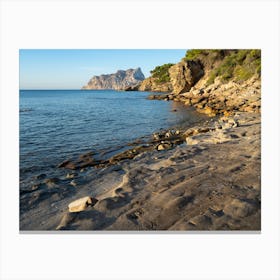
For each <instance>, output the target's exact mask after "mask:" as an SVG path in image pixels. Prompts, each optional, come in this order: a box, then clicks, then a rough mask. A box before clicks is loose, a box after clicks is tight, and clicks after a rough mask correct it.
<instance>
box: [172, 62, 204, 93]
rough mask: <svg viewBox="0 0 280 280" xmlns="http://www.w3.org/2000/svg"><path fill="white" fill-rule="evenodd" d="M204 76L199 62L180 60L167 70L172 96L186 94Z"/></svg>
mask: <svg viewBox="0 0 280 280" xmlns="http://www.w3.org/2000/svg"><path fill="white" fill-rule="evenodd" d="M203 75H204V71H203V66H202V65H201V63H200V62H199V61H194V60H188V61H185V60H182V61H181V62H179V63H177V64H175V65H173V66H171V67H170V69H169V76H170V81H171V84H172V87H173V93H174V94H180V93H183V92H187V91H189V90H190V89H191V87H192V86H194V85H195V84H196V82H198V80H199V79H200V78H201V77H202V76H203Z"/></svg>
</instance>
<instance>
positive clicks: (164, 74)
mask: <svg viewBox="0 0 280 280" xmlns="http://www.w3.org/2000/svg"><path fill="white" fill-rule="evenodd" d="M172 65H174V64H172V63H167V64H163V65H161V66H156V67H155V69H153V70H152V71H150V73H151V74H152V77H153V78H155V79H156V81H157V82H158V83H166V82H170V77H169V72H168V70H169V68H170V67H171V66H172Z"/></svg>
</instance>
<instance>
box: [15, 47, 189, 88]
mask: <svg viewBox="0 0 280 280" xmlns="http://www.w3.org/2000/svg"><path fill="white" fill-rule="evenodd" d="M185 53H186V50H182V49H180V50H175V49H172V50H165V49H143V50H136V49H129V50H125V49H114V50H113V49H102V50H55V49H51V50H50V49H49V50H42V49H40V50H36V49H21V50H20V51H19V67H20V68H19V74H20V77H19V78H20V89H80V88H81V87H82V86H83V85H85V84H87V83H88V81H89V80H90V79H91V78H92V76H95V75H101V74H111V73H115V72H117V70H127V69H129V68H137V67H141V69H142V72H143V74H144V75H145V77H149V76H150V71H151V70H152V69H154V68H155V67H156V66H158V65H162V64H165V63H177V62H179V61H180V60H181V58H182V57H184V56H185Z"/></svg>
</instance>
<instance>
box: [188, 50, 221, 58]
mask: <svg viewBox="0 0 280 280" xmlns="http://www.w3.org/2000/svg"><path fill="white" fill-rule="evenodd" d="M223 53H224V50H218V49H191V50H188V51H187V52H186V55H185V57H184V59H185V60H194V59H198V58H200V57H201V56H209V55H210V54H217V55H219V54H223Z"/></svg>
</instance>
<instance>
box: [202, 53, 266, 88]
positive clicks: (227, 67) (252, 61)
mask: <svg viewBox="0 0 280 280" xmlns="http://www.w3.org/2000/svg"><path fill="white" fill-rule="evenodd" d="M254 74H259V75H260V74H261V50H237V51H235V52H233V53H231V54H230V55H228V56H227V57H226V58H225V59H224V61H223V62H222V63H221V64H220V65H219V66H218V67H217V68H216V69H214V70H212V71H211V73H210V76H209V79H208V81H207V84H212V83H213V82H214V81H215V79H216V77H220V79H221V81H222V82H226V81H228V80H231V79H234V80H235V81H238V82H242V81H246V80H247V79H249V78H251V77H252V76H253V75H254Z"/></svg>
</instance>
